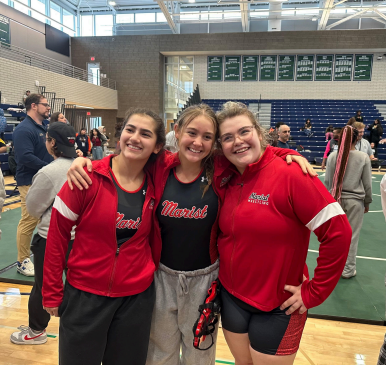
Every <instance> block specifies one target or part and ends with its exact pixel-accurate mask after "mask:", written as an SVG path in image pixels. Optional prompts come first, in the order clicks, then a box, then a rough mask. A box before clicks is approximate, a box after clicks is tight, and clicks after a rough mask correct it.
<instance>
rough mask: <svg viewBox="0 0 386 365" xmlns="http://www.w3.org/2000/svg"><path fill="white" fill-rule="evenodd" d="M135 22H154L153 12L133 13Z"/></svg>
mask: <svg viewBox="0 0 386 365" xmlns="http://www.w3.org/2000/svg"><path fill="white" fill-rule="evenodd" d="M135 22H136V23H155V13H137V14H135Z"/></svg>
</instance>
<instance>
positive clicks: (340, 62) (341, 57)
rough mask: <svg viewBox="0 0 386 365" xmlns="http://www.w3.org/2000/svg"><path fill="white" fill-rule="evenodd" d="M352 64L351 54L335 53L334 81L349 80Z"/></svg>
mask: <svg viewBox="0 0 386 365" xmlns="http://www.w3.org/2000/svg"><path fill="white" fill-rule="evenodd" d="M352 65H353V55H352V54H337V55H335V74H334V80H335V81H351V75H352Z"/></svg>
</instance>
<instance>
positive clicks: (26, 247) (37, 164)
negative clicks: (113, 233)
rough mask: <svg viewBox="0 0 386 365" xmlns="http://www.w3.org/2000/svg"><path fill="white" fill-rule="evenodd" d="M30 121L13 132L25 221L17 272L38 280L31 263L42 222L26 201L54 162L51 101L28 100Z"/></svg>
mask: <svg viewBox="0 0 386 365" xmlns="http://www.w3.org/2000/svg"><path fill="white" fill-rule="evenodd" d="M25 107H26V110H27V117H26V118H25V119H24V120H23V122H22V123H20V124H19V125H18V126H17V127H16V128H15V131H14V132H13V143H14V150H15V160H16V163H17V168H16V182H17V185H18V187H19V192H20V200H21V219H20V221H19V225H18V226H17V234H16V243H17V271H18V272H19V273H20V274H23V275H25V276H34V275H35V272H34V266H33V263H32V262H31V260H30V243H31V238H32V234H33V231H34V229H35V227H36V225H37V222H38V219H36V218H34V217H32V216H30V215H29V214H28V212H27V209H26V203H25V198H26V195H27V193H28V190H29V188H30V187H31V184H32V178H33V176H34V175H35V174H36V173H37V172H38V171H39V170H40V169H41V168H42V167H43V166H46V165H47V164H49V163H50V162H51V161H52V160H53V158H52V156H50V154H49V153H48V152H47V148H46V131H47V125H48V121H46V120H45V119H47V118H48V116H49V112H50V109H51V108H50V105H49V104H48V102H47V99H46V98H45V97H44V96H43V95H40V94H31V95H30V96H28V97H27V99H26V100H25Z"/></svg>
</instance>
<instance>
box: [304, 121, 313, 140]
mask: <svg viewBox="0 0 386 365" xmlns="http://www.w3.org/2000/svg"><path fill="white" fill-rule="evenodd" d="M303 132H304V134H305V135H306V136H307V137H308V138H310V137H312V136H313V135H314V133H312V124H311V120H310V119H307V120H306V122H305V123H304V127H303Z"/></svg>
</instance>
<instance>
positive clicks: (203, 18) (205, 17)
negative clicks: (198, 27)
mask: <svg viewBox="0 0 386 365" xmlns="http://www.w3.org/2000/svg"><path fill="white" fill-rule="evenodd" d="M200 17H201V20H208V13H207V12H204V13H201V14H200Z"/></svg>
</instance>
